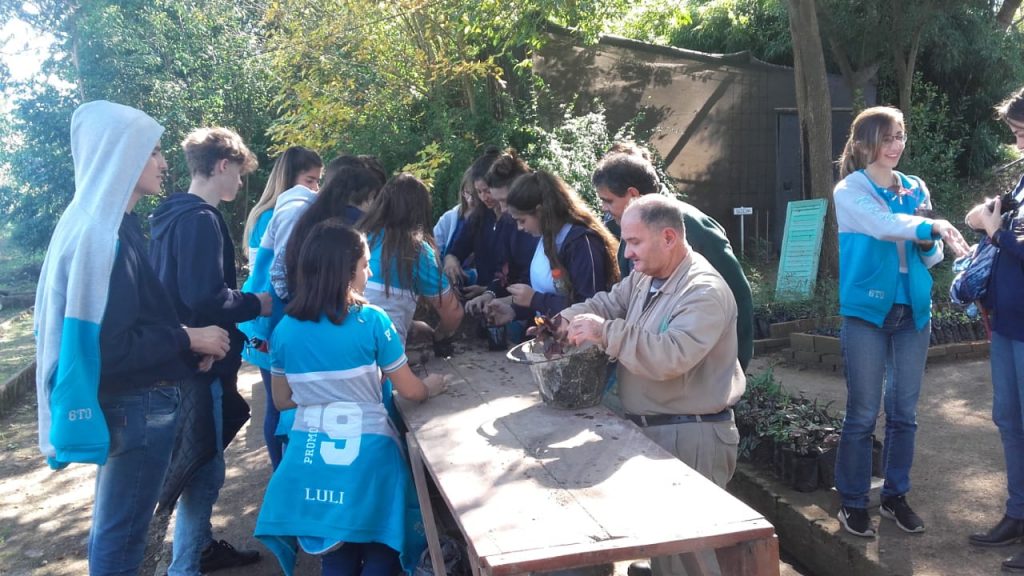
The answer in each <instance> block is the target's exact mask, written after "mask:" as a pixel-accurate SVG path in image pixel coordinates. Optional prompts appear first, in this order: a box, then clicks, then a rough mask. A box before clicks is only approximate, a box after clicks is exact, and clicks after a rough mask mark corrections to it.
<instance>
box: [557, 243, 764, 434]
mask: <svg viewBox="0 0 1024 576" xmlns="http://www.w3.org/2000/svg"><path fill="white" fill-rule="evenodd" d="M651 280H652V278H651V277H650V276H647V275H646V274H642V273H640V272H637V271H633V273H632V274H630V275H629V276H627V277H626V278H624V279H623V280H622V281H621V282H619V283H618V284H616V285H615V286H613V287H612V289H611V291H609V292H600V293H598V294H595V295H594V297H593V298H590V299H588V300H587V301H585V302H582V303H580V304H576V305H575V306H572V307H571V308H569V309H567V310H565V311H563V312H562V315H563V316H565V317H566V318H568V319H571V318H572V317H573V316H576V315H577V314H583V313H588V312H589V313H592V314H597V315H598V316H601V317H602V318H605V319H606V320H607V321H606V322H605V323H604V329H603V334H602V341H601V347H602V348H603V349H604V350H605V352H606V353H607V354H608V355H609V356H611V357H613V358H617V359H618V361H619V366H618V372H617V377H618V386H619V396H620V397H621V400H622V406H623V409H624V410H625V411H626V413H627V414H643V415H652V414H713V413H716V412H720V411H722V410H724V409H726V408H728V407H730V406H732V405H733V404H735V403H736V401H737V400H739V398H740V396H742V395H743V391H744V389H745V388H746V379H745V377H744V375H743V371H742V370H741V369H740V364H739V361H738V360H737V341H736V301H735V299H734V298H733V295H732V292H731V291H730V289H729V286H728V285H727V284H726V283H725V280H723V279H722V277H721V275H719V274H718V272H716V271H715V269H714V268H713V267H712V266H711V265H710V264H709V263H708V261H707V260H705V259H704V257H703V256H701V255H700V254H697V253H696V252H694V251H693V250H691V251H690V253H689V254H688V255H687V256H686V258H684V259H683V261H682V262H681V263H680V264H679V266H678V267H677V268H676V269H675V271H674V272H672V274H671V275H670V276H669V277H668V279H666V281H665V282H664V284H662V285H661V287H660V288H658V289H657V290H656V291H655V292H654V293H653V294H651V296H650V299H649V300H648V294H649V293H650V292H651Z"/></svg>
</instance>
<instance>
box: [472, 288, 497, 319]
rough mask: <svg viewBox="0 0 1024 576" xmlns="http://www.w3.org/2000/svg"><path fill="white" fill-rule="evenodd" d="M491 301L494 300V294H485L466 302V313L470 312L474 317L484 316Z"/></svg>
mask: <svg viewBox="0 0 1024 576" xmlns="http://www.w3.org/2000/svg"><path fill="white" fill-rule="evenodd" d="M491 300H494V292H484V293H483V294H481V295H479V296H477V297H476V298H473V299H472V300H470V301H469V302H466V312H469V313H470V314H472V315H474V316H477V315H479V314H482V313H483V311H484V308H485V307H486V306H487V304H488V303H489V302H490V301H491Z"/></svg>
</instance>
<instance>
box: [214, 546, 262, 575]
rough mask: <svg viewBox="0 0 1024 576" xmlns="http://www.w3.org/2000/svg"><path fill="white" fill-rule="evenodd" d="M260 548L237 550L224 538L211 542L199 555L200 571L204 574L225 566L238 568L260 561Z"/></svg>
mask: <svg viewBox="0 0 1024 576" xmlns="http://www.w3.org/2000/svg"><path fill="white" fill-rule="evenodd" d="M259 560H260V552H259V550H236V549H235V547H234V546H232V545H231V544H228V543H227V542H225V541H224V540H219V541H216V542H210V545H209V546H207V547H206V550H203V555H202V556H200V557H199V571H200V572H202V573H203V574H206V573H207V572H215V571H217V570H223V569H225V568H237V567H238V566H248V565H249V564H252V563H254V562H259Z"/></svg>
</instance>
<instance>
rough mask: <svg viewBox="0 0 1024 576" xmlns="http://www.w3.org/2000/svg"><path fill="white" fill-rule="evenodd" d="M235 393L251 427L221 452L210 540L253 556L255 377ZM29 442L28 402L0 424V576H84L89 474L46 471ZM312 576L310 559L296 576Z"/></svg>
mask: <svg viewBox="0 0 1024 576" xmlns="http://www.w3.org/2000/svg"><path fill="white" fill-rule="evenodd" d="M254 387H257V388H256V389H255V390H254ZM239 390H240V391H241V392H242V395H243V396H245V397H246V398H247V399H251V398H252V394H253V392H254V391H256V392H257V395H256V402H252V403H253V404H254V406H253V420H252V421H250V423H249V424H247V425H246V426H245V427H244V428H243V429H242V430H241V432H239V435H238V437H237V438H236V440H235V441H234V442H233V443H232V444H231V446H229V447H228V451H227V460H228V471H227V480H226V482H225V486H224V489H223V490H222V491H221V496H220V500H219V501H218V503H217V506H216V508H215V509H214V519H213V523H214V537H216V538H224V539H226V540H227V541H229V542H231V543H232V544H233V545H234V546H235V547H239V548H243V547H244V548H260V546H259V544H258V543H257V542H256V541H255V539H254V538H253V536H252V532H253V528H254V526H255V524H256V515H257V513H258V512H259V506H260V503H261V502H262V500H263V489H264V487H265V486H266V483H267V480H268V478H269V476H270V465H269V462H268V460H267V458H266V455H265V453H264V452H263V437H262V425H261V423H262V419H263V408H262V406H263V405H262V395H263V393H262V384H261V382H260V379H259V373H258V372H257V371H255V370H254V369H252V368H248V369H245V370H243V372H242V374H241V375H240V379H239ZM254 422H255V425H254ZM36 437H37V436H36V405H35V399H34V397H32V395H31V394H30V395H28V396H26V398H25V399H24V401H23V402H22V403H21V405H19V406H18V407H17V408H16V409H14V410H13V411H12V413H11V414H10V415H9V416H7V417H5V418H4V419H3V420H0V447H2V448H3V450H4V454H3V457H2V458H0V575H3V576H22V575H30V574H31V575H54V576H57V575H67V576H71V575H76V576H77V575H81V574H86V573H88V564H87V562H86V538H87V536H88V533H89V522H90V519H91V514H92V496H93V494H92V492H93V482H94V478H95V471H96V467H95V466H90V465H82V464H76V465H72V466H69V467H68V468H66V469H64V470H59V471H53V470H50V469H49V467H48V466H47V465H46V463H45V461H44V460H43V458H42V456H40V454H39V449H38V447H37V445H36ZM172 526H173V524H172ZM169 546H170V535H168V537H167V538H166V539H165V548H166V549H167V550H169ZM261 549H262V548H261ZM264 554H267V553H266V552H265V550H264ZM165 556H166V554H165ZM158 568H159V570H158V571H157V574H161V575H162V574H163V570H164V569H165V568H166V566H159V567H158ZM280 573H281V570H280V568H279V567H278V565H277V562H276V561H275V560H274V558H273V557H270V556H268V557H265V558H264V559H263V560H262V561H261V562H260V563H259V564H257V565H255V566H251V567H247V568H245V569H237V570H225V571H222V572H218V574H223V575H224V576H231V575H232V574H234V575H236V576H241V575H243V574H244V575H245V576H265V575H267V576H268V575H271V574H280ZM318 573H319V569H318V566H317V565H316V562H314V561H313V560H312V559H310V558H304V559H303V560H302V562H300V565H299V570H298V571H297V574H318ZM147 576H148V575H147Z"/></svg>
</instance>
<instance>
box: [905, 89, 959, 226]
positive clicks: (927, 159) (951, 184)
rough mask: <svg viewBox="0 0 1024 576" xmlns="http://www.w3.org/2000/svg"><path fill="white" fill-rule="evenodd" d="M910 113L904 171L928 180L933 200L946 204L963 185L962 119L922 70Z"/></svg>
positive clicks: (935, 202) (939, 204) (939, 203)
mask: <svg viewBox="0 0 1024 576" xmlns="http://www.w3.org/2000/svg"><path fill="white" fill-rule="evenodd" d="M905 114H906V113H905ZM906 116H907V118H906V120H907V124H908V135H909V137H910V139H909V141H908V143H907V148H906V151H905V152H904V154H903V158H902V159H901V160H900V167H899V168H900V171H902V172H904V173H906V174H914V175H916V176H919V177H920V178H921V179H922V180H924V181H925V183H926V184H927V186H928V189H929V191H930V192H931V196H932V204H933V205H935V206H937V207H942V206H944V202H943V200H945V199H946V197H947V196H949V195H950V194H952V193H954V192H955V191H956V190H958V189H959V185H958V182H957V174H956V166H955V162H956V158H957V156H958V155H959V154H960V152H961V151H962V150H963V147H964V145H963V139H962V138H961V136H960V135H959V134H958V130H957V124H958V123H959V120H960V119H959V117H957V116H956V115H955V114H954V113H953V112H952V111H951V110H950V106H949V98H948V97H947V96H946V95H945V94H942V93H941V92H939V90H938V88H937V87H935V86H934V85H933V84H931V83H929V82H928V81H926V80H925V79H924V78H923V77H922V76H921V74H918V75H917V76H916V77H915V82H914V106H913V108H912V109H911V110H910V112H909V114H906ZM954 219H955V217H954Z"/></svg>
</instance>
